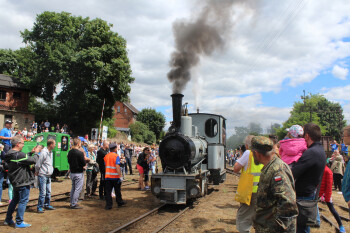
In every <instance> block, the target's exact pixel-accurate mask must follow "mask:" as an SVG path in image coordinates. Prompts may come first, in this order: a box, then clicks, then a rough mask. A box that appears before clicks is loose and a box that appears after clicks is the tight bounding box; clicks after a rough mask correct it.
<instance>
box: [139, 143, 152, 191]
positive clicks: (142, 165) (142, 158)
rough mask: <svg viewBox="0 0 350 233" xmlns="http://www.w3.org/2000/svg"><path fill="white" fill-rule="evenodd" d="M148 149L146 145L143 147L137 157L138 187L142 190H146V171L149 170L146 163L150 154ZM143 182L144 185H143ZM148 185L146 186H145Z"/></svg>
mask: <svg viewBox="0 0 350 233" xmlns="http://www.w3.org/2000/svg"><path fill="white" fill-rule="evenodd" d="M150 153H151V152H150V149H149V148H148V147H145V148H143V152H142V153H140V154H139V157H138V158H137V165H136V167H137V170H138V171H139V174H140V177H139V189H141V190H142V191H145V190H148V189H149V187H148V172H149V165H148V158H149V155H150ZM144 182H145V185H144ZM147 187H148V188H147Z"/></svg>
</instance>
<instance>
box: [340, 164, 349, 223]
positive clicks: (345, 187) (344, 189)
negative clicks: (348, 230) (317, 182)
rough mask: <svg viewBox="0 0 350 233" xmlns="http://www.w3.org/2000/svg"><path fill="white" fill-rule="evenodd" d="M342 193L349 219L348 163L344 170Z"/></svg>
mask: <svg viewBox="0 0 350 233" xmlns="http://www.w3.org/2000/svg"><path fill="white" fill-rule="evenodd" d="M342 193H343V197H344V199H345V201H346V202H347V203H348V207H349V217H350V163H348V165H347V166H346V170H345V173H344V178H343V183H342Z"/></svg>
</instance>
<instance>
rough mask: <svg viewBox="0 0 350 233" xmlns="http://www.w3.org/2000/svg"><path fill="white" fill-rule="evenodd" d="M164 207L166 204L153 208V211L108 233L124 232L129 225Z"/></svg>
mask: <svg viewBox="0 0 350 233" xmlns="http://www.w3.org/2000/svg"><path fill="white" fill-rule="evenodd" d="M165 205H166V204H162V205H161V206H158V207H156V208H154V209H153V210H151V211H148V212H147V213H145V214H143V215H141V216H139V217H137V218H135V219H133V220H131V221H130V222H128V223H126V224H124V225H122V226H120V227H118V228H116V229H114V230H112V231H110V232H109V233H115V232H120V231H121V230H124V229H126V228H128V227H130V226H131V225H133V224H135V223H136V222H138V221H140V220H142V219H144V218H146V217H147V216H149V215H151V214H153V213H154V212H157V211H158V210H159V209H160V208H162V207H163V206H165Z"/></svg>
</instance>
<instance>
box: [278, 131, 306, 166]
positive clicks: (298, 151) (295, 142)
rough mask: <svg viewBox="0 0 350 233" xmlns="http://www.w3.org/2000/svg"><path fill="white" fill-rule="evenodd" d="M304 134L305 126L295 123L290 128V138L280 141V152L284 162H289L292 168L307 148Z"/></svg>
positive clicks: (288, 135)
mask: <svg viewBox="0 0 350 233" xmlns="http://www.w3.org/2000/svg"><path fill="white" fill-rule="evenodd" d="M303 135H304V130H303V128H302V127H301V126H300V125H293V126H292V127H290V128H289V129H288V134H287V137H288V138H289V139H284V140H281V141H280V148H279V154H280V156H281V159H282V160H283V162H285V163H286V164H288V165H289V167H290V168H292V167H293V165H294V164H295V163H296V162H297V161H298V160H299V158H300V157H301V155H302V154H303V153H304V151H306V149H307V145H306V141H305V139H304V138H303Z"/></svg>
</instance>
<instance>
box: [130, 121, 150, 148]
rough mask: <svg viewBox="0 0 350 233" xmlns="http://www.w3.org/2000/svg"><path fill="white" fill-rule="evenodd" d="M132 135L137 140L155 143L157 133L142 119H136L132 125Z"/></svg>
mask: <svg viewBox="0 0 350 233" xmlns="http://www.w3.org/2000/svg"><path fill="white" fill-rule="evenodd" d="M129 128H130V131H131V137H132V139H133V140H134V141H136V142H145V143H147V144H153V143H155V142H156V135H155V134H154V132H152V131H150V130H149V129H148V126H147V125H146V124H144V123H142V122H140V121H135V122H134V123H132V124H131V125H130V126H129Z"/></svg>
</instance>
